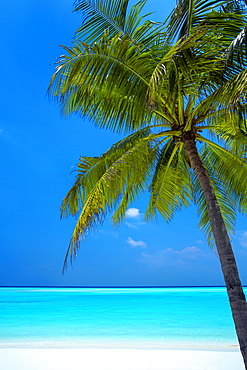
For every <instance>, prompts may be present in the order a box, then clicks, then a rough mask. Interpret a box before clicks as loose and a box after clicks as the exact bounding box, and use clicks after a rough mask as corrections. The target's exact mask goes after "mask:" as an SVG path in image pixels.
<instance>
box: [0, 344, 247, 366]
mask: <svg viewBox="0 0 247 370" xmlns="http://www.w3.org/2000/svg"><path fill="white" fill-rule="evenodd" d="M0 369H2V370H161V369H162V370H244V366H243V363H242V358H241V355H240V352H239V351H238V350H237V349H233V350H230V351H223V350H217V349H216V350H214V351H212V350H203V351H202V350H194V349H190V350H185V349H183V350H181V349H179V350H177V349H175V350H170V349H169V350H168V349H165V350H158V349H150V350H148V349H116V348H115V349H89V348H86V349H79V348H76V349H71V348H70V349H62V348H59V349H58V348H56V349H53V348H49V349H48V348H47V349H44V348H40V349H34V348H33V349H28V348H0Z"/></svg>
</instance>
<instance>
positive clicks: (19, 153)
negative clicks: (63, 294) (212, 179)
mask: <svg viewBox="0 0 247 370" xmlns="http://www.w3.org/2000/svg"><path fill="white" fill-rule="evenodd" d="M164 3H165V4H166V5H165V6H164ZM174 3H175V1H167V2H164V1H163V0H160V1H158V0H150V1H149V3H148V5H147V7H146V11H147V12H149V11H152V10H153V11H154V12H155V13H154V15H153V16H152V17H153V19H154V20H162V19H164V18H165V17H166V15H167V14H168V12H169V9H171V7H172V6H173V5H174ZM72 9H73V1H72V0H63V1H61V0H52V1H48V0H42V1H33V0H22V1H18V0H13V1H11V2H3V3H2V4H1V12H0V18H1V19H0V34H1V48H2V53H1V59H0V64H1V91H0V95H1V115H0V151H1V161H0V166H1V168H0V172H1V180H0V194H1V206H0V212H1V214H0V245H1V248H0V285H84V286H86V285H97V286H100V285H111V286H112V285H162V286H165V285H223V279H222V274H221V271H220V265H219V261H218V258H217V257H216V255H215V253H214V252H213V251H211V250H210V249H209V247H208V246H207V243H206V240H205V238H204V235H203V234H202V233H201V232H200V231H199V230H198V228H197V224H198V218H197V215H196V211H195V209H194V208H193V207H191V208H189V209H187V210H183V211H182V212H180V213H178V214H176V215H175V217H174V219H173V220H172V221H171V222H170V223H169V224H166V223H165V222H164V221H163V220H162V219H161V218H159V219H158V221H157V222H152V223H149V224H146V223H145V222H144V220H143V213H144V211H145V205H146V200H147V199H146V197H145V196H144V197H143V198H142V199H139V200H138V201H137V202H136V203H135V204H133V205H132V206H131V209H130V210H129V211H128V214H127V215H126V219H125V220H124V222H123V224H122V225H121V226H120V227H118V228H114V227H113V226H112V224H111V221H110V218H108V219H107V220H106V222H105V224H104V226H103V227H99V228H98V231H97V232H96V231H92V232H90V233H89V235H88V238H87V241H86V243H82V244H81V249H80V252H79V254H78V258H77V259H76V261H75V262H74V264H73V268H71V267H69V268H68V270H67V272H66V273H65V275H63V276H62V274H61V270H62V265H63V258H64V255H65V252H66V250H67V246H68V243H69V240H70V235H71V232H72V230H73V226H74V221H75V220H74V219H73V218H71V219H66V220H60V216H59V208H60V204H61V201H62V199H63V197H64V195H65V194H66V192H67V191H68V189H69V188H70V186H71V185H72V183H73V172H72V174H71V175H69V174H70V172H71V171H73V168H74V166H76V164H77V162H78V158H79V157H80V156H81V155H85V156H97V155H100V154H101V153H102V152H104V151H105V150H106V149H108V147H110V146H111V145H112V144H113V143H114V142H115V141H117V140H118V139H119V136H118V135H117V134H112V133H110V132H108V131H105V130H102V129H101V130H100V129H98V128H95V127H94V126H93V124H91V123H89V122H88V121H87V119H84V120H82V119H79V118H78V117H76V116H73V117H69V118H66V119H65V118H63V117H61V115H60V111H59V107H58V106H56V105H55V103H54V102H51V101H49V99H48V98H47V97H46V89H47V87H48V84H49V80H50V77H51V75H52V73H53V71H54V62H55V61H56V58H57V57H58V56H59V55H60V54H61V53H62V50H61V48H60V47H59V45H60V44H64V45H69V43H70V40H71V39H72V37H73V33H74V31H75V30H76V28H78V27H79V25H80V16H79V14H75V13H72ZM232 241H233V246H234V250H235V254H236V258H237V261H238V265H239V270H240V275H241V278H242V282H243V284H247V269H246V267H245V266H246V262H247V227H246V218H245V217H244V216H241V217H239V218H238V222H237V227H236V234H235V236H234V237H233V239H232Z"/></svg>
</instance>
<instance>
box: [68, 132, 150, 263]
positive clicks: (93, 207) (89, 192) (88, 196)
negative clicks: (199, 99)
mask: <svg viewBox="0 0 247 370" xmlns="http://www.w3.org/2000/svg"><path fill="white" fill-rule="evenodd" d="M155 140H156V136H155V135H149V134H148V130H141V131H140V132H138V133H135V134H132V135H130V136H129V137H128V138H126V139H123V140H121V141H120V142H119V143H117V144H116V145H114V146H113V147H111V148H110V149H109V150H108V151H107V152H105V153H104V154H103V155H102V156H101V157H98V158H88V157H83V158H81V160H80V163H79V165H78V175H77V179H76V182H75V185H74V186H73V187H72V189H71V190H70V191H69V192H68V194H67V196H66V197H65V198H64V201H63V204H62V207H61V212H62V215H65V216H67V215H68V214H73V215H75V213H79V217H78V220H77V223H76V226H75V229H74V232H73V235H72V238H71V241H70V245H69V254H70V256H71V259H72V257H73V255H74V256H75V255H76V253H77V250H78V248H79V243H80V239H81V237H85V236H86V234H87V231H88V230H89V229H90V228H92V227H93V226H95V225H97V224H98V223H101V222H102V221H103V219H104V217H105V215H106V214H107V213H108V212H109V211H112V210H113V209H116V207H117V206H118V204H119V202H120V201H121V199H122V198H124V199H125V200H124V201H122V203H121V204H120V207H119V209H118V210H117V213H116V214H115V217H114V221H115V222H116V221H117V220H119V219H120V218H121V217H123V214H124V213H125V211H126V209H127V207H128V204H129V202H131V201H133V200H134V199H135V198H136V196H138V195H139V194H140V192H141V191H143V190H144V189H145V186H147V185H145V183H146V181H147V180H148V176H149V174H150V171H151V169H152V164H153V161H154V160H155V151H154V150H153V148H152V143H153V142H155ZM127 194H129V196H128V199H127V197H126V195H127ZM69 254H68V253H67V255H66V256H67V257H68V255H69ZM67 257H66V260H65V265H66V262H67Z"/></svg>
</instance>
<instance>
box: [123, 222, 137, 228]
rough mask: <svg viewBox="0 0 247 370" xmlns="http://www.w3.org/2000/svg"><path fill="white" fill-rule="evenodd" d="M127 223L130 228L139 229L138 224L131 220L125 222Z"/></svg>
mask: <svg viewBox="0 0 247 370" xmlns="http://www.w3.org/2000/svg"><path fill="white" fill-rule="evenodd" d="M125 225H126V226H128V227H129V228H130V229H138V226H137V225H136V224H132V223H131V222H125Z"/></svg>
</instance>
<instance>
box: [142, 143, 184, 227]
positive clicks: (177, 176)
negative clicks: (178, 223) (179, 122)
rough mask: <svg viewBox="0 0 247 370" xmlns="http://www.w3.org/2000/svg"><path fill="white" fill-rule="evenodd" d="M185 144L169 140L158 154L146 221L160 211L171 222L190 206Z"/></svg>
mask: <svg viewBox="0 0 247 370" xmlns="http://www.w3.org/2000/svg"><path fill="white" fill-rule="evenodd" d="M182 148H183V143H181V142H178V143H177V144H175V143H174V141H173V140H172V139H169V140H168V141H167V142H166V144H165V145H164V147H163V149H162V150H160V151H159V152H158V153H157V154H158V157H157V164H156V169H155V173H154V176H153V181H152V183H151V186H150V192H151V195H150V202H149V205H148V208H147V211H146V219H149V218H153V217H154V216H155V214H156V211H158V212H159V213H160V214H161V215H162V217H163V218H164V219H165V220H166V221H169V220H170V219H171V218H172V217H173V215H174V213H175V212H176V211H178V210H180V209H181V207H182V205H183V206H188V205H189V204H190V200H191V196H190V192H191V188H190V176H189V173H188V168H189V166H188V163H187V161H186V158H185V157H184V153H183V150H182Z"/></svg>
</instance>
